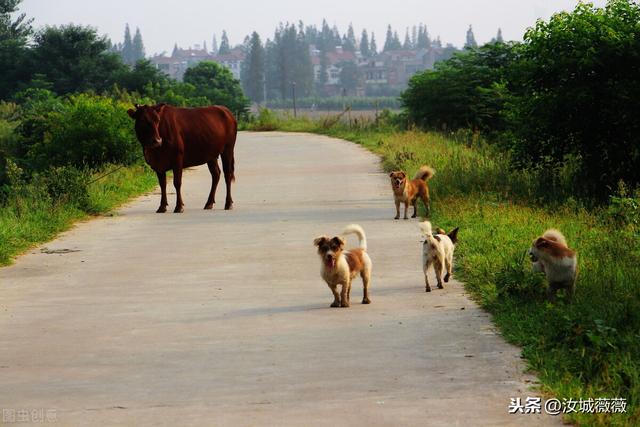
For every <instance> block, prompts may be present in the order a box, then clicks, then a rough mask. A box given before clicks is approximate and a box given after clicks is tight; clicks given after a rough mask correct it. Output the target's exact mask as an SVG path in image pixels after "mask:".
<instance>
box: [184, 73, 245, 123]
mask: <svg viewBox="0 0 640 427" xmlns="http://www.w3.org/2000/svg"><path fill="white" fill-rule="evenodd" d="M184 83H186V84H190V85H192V86H193V87H194V88H195V91H196V93H197V94H198V95H199V96H201V97H203V98H204V99H206V104H207V105H213V104H217V105H224V106H226V107H227V108H229V109H230V110H231V111H233V112H234V113H236V114H242V113H244V112H245V111H246V110H247V106H248V104H249V100H248V99H247V98H246V97H245V96H244V94H243V93H242V88H241V87H240V82H239V81H237V80H236V79H234V78H233V74H231V71H229V70H228V69H227V68H225V67H223V66H221V65H220V64H217V63H215V62H210V61H203V62H200V63H199V64H198V65H196V66H194V67H192V68H189V69H188V70H187V71H186V72H185V73H184Z"/></svg>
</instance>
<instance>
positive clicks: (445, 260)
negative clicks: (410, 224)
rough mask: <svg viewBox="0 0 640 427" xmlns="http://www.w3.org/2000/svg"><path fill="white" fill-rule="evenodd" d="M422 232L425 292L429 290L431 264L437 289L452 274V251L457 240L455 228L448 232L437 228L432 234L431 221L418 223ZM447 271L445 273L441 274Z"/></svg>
mask: <svg viewBox="0 0 640 427" xmlns="http://www.w3.org/2000/svg"><path fill="white" fill-rule="evenodd" d="M420 228H421V229H422V233H424V238H425V240H424V243H423V244H422V271H423V272H424V283H425V289H424V290H425V292H431V286H430V285H429V277H428V273H429V269H430V268H431V266H433V269H434V270H435V273H436V280H437V282H438V289H443V286H442V282H443V281H444V282H445V283H447V282H448V281H449V279H450V278H451V275H452V274H453V252H454V251H455V249H456V243H457V242H458V230H459V228H455V229H454V230H453V231H451V232H450V233H449V234H447V233H445V231H444V230H442V229H441V228H438V230H437V232H436V234H433V230H432V228H431V223H430V222H429V221H425V222H422V223H420ZM445 271H446V272H447V273H446V275H444V277H443V274H444V272H445Z"/></svg>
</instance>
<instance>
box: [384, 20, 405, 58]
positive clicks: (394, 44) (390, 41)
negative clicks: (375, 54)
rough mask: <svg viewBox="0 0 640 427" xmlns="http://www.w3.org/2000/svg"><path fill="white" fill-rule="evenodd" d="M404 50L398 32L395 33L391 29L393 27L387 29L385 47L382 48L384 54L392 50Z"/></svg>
mask: <svg viewBox="0 0 640 427" xmlns="http://www.w3.org/2000/svg"><path fill="white" fill-rule="evenodd" d="M398 49H402V44H401V43H400V38H399V37H398V32H397V31H393V30H392V29H391V25H389V26H388V27H387V36H386V38H385V41H384V47H383V48H382V50H383V52H387V51H390V50H398Z"/></svg>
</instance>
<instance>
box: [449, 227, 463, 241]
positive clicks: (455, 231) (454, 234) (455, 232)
mask: <svg viewBox="0 0 640 427" xmlns="http://www.w3.org/2000/svg"><path fill="white" fill-rule="evenodd" d="M458 231H460V227H456V228H454V229H453V230H452V231H451V233H449V234H447V236H449V238H450V239H451V242H453V244H454V245H455V244H456V243H458Z"/></svg>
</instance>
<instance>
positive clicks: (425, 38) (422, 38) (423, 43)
mask: <svg viewBox="0 0 640 427" xmlns="http://www.w3.org/2000/svg"><path fill="white" fill-rule="evenodd" d="M416 47H417V48H418V49H429V48H430V47H431V39H430V38H429V31H427V26H426V25H422V24H420V27H419V28H418V42H417V45H416Z"/></svg>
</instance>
